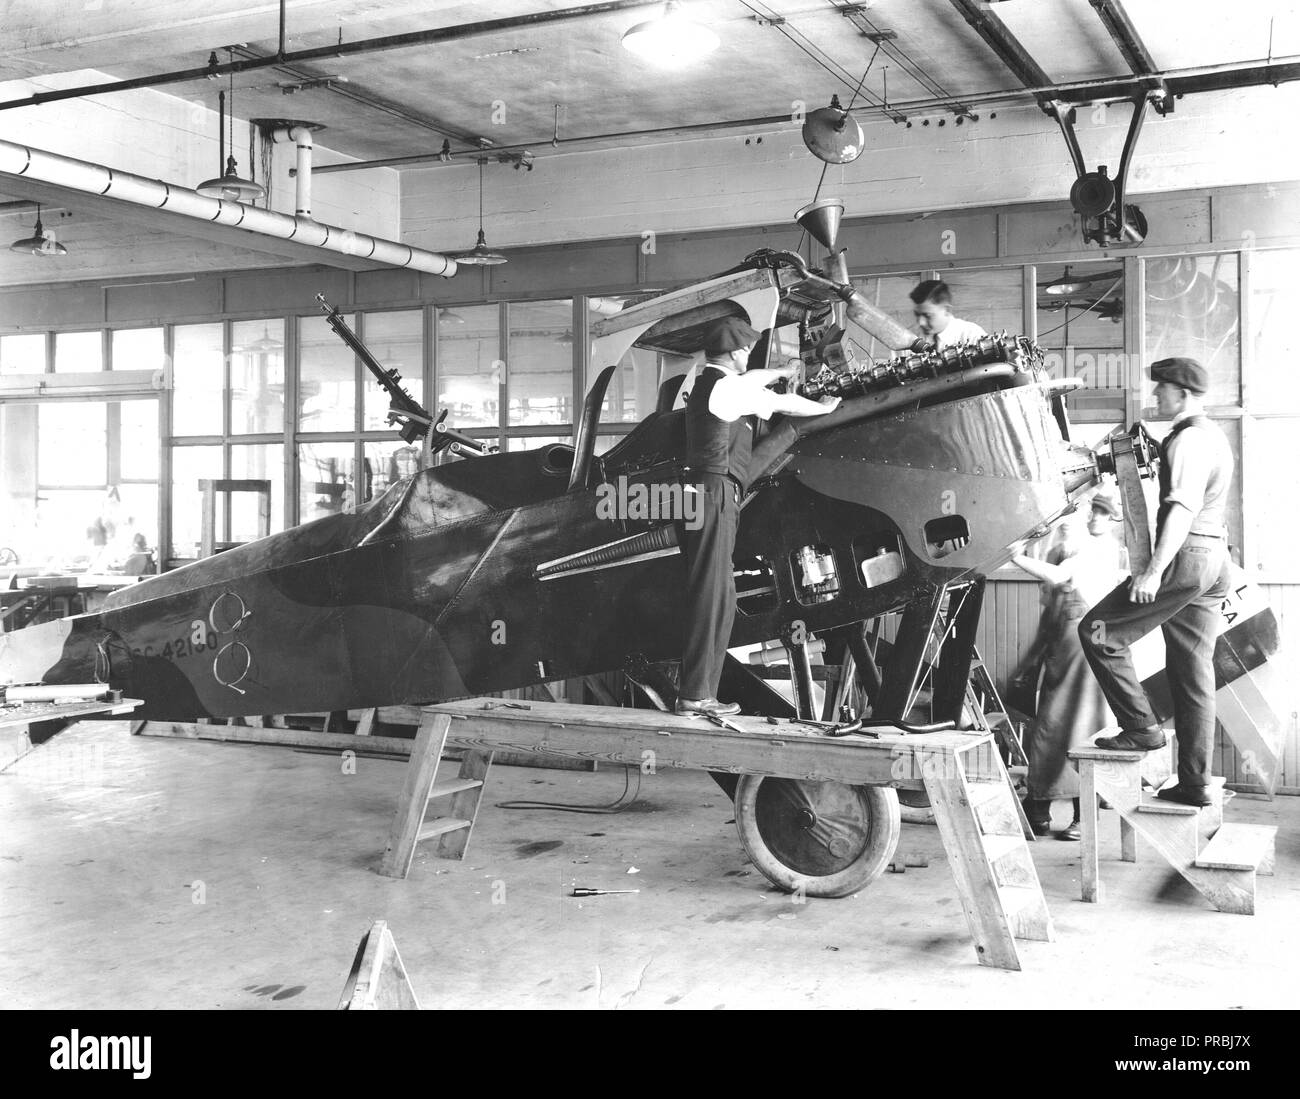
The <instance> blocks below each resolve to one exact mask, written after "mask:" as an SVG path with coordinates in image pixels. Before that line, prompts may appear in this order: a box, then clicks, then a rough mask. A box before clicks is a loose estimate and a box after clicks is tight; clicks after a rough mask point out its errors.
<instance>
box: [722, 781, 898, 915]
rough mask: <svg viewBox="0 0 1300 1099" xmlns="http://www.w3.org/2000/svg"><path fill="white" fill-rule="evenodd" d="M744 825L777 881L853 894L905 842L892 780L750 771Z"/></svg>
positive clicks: (741, 794) (743, 789)
mask: <svg viewBox="0 0 1300 1099" xmlns="http://www.w3.org/2000/svg"><path fill="white" fill-rule="evenodd" d="M735 807H736V830H737V831H738V832H739V833H740V842H741V844H742V845H743V846H744V848H745V854H747V855H748V856H749V857H750V859H751V861H752V862H753V863H754V865H755V866H756V867H758V869H759V870H760V871H761V872H762V874H763V876H764V877H765V878H767V880H768V881H770V882H771V883H772V884H773V885H776V886H778V887H779V888H781V889H785V890H787V891H789V892H791V893H794V892H799V891H802V892H803V893H805V894H807V895H808V896H810V897H847V896H848V895H849V894H850V893H856V892H857V891H858V890H859V889H862V888H864V887H865V886H867V885H869V884H871V882H873V881H875V879H876V878H878V877H879V876H880V875H881V874H882V873H883V872H884V869H885V867H886V866H887V865H888V864H889V860H890V858H891V857H892V856H893V854H894V849H895V848H896V847H897V846H898V833H899V819H900V818H899V812H898V798H897V796H896V795H895V792H894V791H893V790H892V789H890V788H889V787H887V786H846V785H845V784H844V783H842V782H810V781H806V780H804V779H791V778H764V777H763V776H761V775H744V776H742V777H741V779H740V782H739V783H737V785H736V796H735Z"/></svg>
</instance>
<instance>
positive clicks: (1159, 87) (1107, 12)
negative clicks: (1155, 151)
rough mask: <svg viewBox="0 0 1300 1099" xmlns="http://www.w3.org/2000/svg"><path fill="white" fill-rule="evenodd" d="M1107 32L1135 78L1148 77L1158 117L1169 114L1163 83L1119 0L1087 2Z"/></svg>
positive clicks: (1168, 100)
mask: <svg viewBox="0 0 1300 1099" xmlns="http://www.w3.org/2000/svg"><path fill="white" fill-rule="evenodd" d="M1089 3H1091V4H1092V7H1093V10H1094V11H1096V13H1097V15H1098V17H1099V18H1100V19H1101V21H1102V24H1103V25H1104V26H1105V28H1106V31H1107V32H1108V33H1109V34H1110V37H1111V40H1112V41H1113V42H1114V43H1115V47H1116V48H1117V49H1118V50H1119V52H1120V53H1122V54H1123V55H1124V60H1125V62H1126V63H1127V64H1128V67H1129V69H1130V70H1131V71H1132V73H1133V75H1134V76H1146V77H1151V78H1152V81H1153V83H1154V85H1155V86H1154V87H1153V89H1152V95H1151V100H1152V103H1153V104H1154V105H1155V108H1156V110H1157V111H1159V112H1160V113H1161V114H1165V113H1167V112H1168V110H1169V108H1170V99H1169V95H1168V89H1167V88H1166V87H1165V86H1164V83H1163V81H1161V80H1159V78H1157V77H1155V76H1154V74H1155V71H1156V63H1155V59H1154V58H1153V57H1152V56H1151V53H1150V51H1149V50H1148V49H1147V47H1146V43H1144V42H1143V41H1142V38H1141V36H1140V35H1139V34H1138V32H1137V28H1136V27H1135V26H1134V25H1133V21H1132V20H1131V19H1130V18H1129V16H1128V12H1126V11H1125V10H1124V5H1123V4H1122V3H1120V0H1089Z"/></svg>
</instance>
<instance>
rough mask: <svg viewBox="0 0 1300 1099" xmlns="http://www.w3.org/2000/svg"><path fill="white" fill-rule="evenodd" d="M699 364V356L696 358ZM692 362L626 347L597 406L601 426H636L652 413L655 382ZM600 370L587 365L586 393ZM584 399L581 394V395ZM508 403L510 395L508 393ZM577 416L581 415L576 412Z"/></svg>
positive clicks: (681, 372) (680, 371)
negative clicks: (627, 424) (604, 424)
mask: <svg viewBox="0 0 1300 1099" xmlns="http://www.w3.org/2000/svg"><path fill="white" fill-rule="evenodd" d="M700 361H701V362H703V361H704V360H703V357H702V356H701V357H700ZM693 362H694V360H693V359H688V358H685V357H684V356H672V357H671V358H670V357H669V356H667V355H660V354H659V352H657V351H651V350H649V349H647V348H644V347H630V348H628V350H627V353H626V354H625V355H624V356H623V358H622V359H620V360H619V364H618V369H617V370H616V371H614V374H613V376H612V377H611V378H610V379H609V386H608V387H607V388H606V389H605V399H604V401H602V402H601V406H600V422H601V423H616V424H618V423H638V422H639V421H641V420H644V419H645V418H646V417H647V416H649V415H650V413H651V412H653V411H654V410H655V404H656V402H657V400H658V397H659V379H660V376H661V375H663V377H664V379H665V380H667V379H668V378H670V377H673V378H675V377H677V376H678V375H684V374H685V373H686V372H687V371H689V370H690V368H691V364H692V363H693ZM601 369H603V367H598V366H597V364H596V363H592V364H591V376H590V377H589V378H588V381H587V390H588V391H590V390H591V387H592V385H593V384H594V383H595V381H596V378H597V377H599V376H600V371H601ZM584 397H585V394H584ZM510 399H511V403H513V402H514V393H513V392H512V393H511V394H510ZM578 415H579V416H581V412H579V413H578Z"/></svg>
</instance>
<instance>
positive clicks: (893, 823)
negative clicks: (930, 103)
mask: <svg viewBox="0 0 1300 1099" xmlns="http://www.w3.org/2000/svg"><path fill="white" fill-rule="evenodd" d="M764 781H765V779H764V777H763V776H762V775H742V776H741V778H740V781H739V782H738V783H737V784H736V795H735V798H734V806H735V811H736V831H738V832H739V833H740V843H741V846H743V847H744V849H745V854H747V855H748V856H749V858H750V861H751V862H753V864H754V866H755V867H757V868H758V870H759V872H760V873H762V875H763V876H764V877H765V878H767V880H768V881H770V882H771V883H772V884H773V885H775V886H776V887H777V888H779V889H784V890H785V891H786V892H788V893H797V892H802V893H804V894H805V895H806V896H809V897H847V896H850V895H851V894H853V893H856V892H858V891H859V890H860V889H864V888H866V886H868V885H870V884H871V883H872V882H873V881H875V880H876V878H878V877H880V875H881V874H883V873H884V871H885V867H886V866H888V865H889V861H890V859H891V858H892V857H893V855H894V851H895V849H896V848H897V847H898V837H899V831H900V827H901V817H900V814H899V808H898V796H897V793H896V792H895V791H894V790H893V789H891V788H890V787H888V786H856V787H850V788H849V789H853V790H855V791H856V792H857V794H858V797H859V798H860V799H861V803H862V804H863V805H864V807H865V808H866V810H867V816H868V821H869V824H868V832H867V838H866V842H865V843H864V844H863V846H862V848H861V850H860V851H859V852H858V854H857V856H856V857H855V858H854V859H853V861H852V862H851V863H850V864H849V865H848V866H846V867H844V868H843V869H842V870H839V871H837V872H835V873H832V874H824V875H808V874H805V873H802V872H800V871H799V870H798V869H796V868H794V867H791V866H787V865H786V864H785V863H784V862H782V861H781V860H780V859H779V858H778V857H777V856H776V854H775V853H774V852H773V851H772V850H771V848H770V847H769V846H768V844H767V841H766V840H765V839H764V837H763V834H762V832H761V831H760V828H759V824H758V813H757V808H756V807H757V800H758V792H759V789H760V788H761V786H762V784H763V782H764ZM768 781H773V782H796V783H802V782H803V780H800V779H771V780H768ZM819 785H820V784H819ZM836 785H839V784H838V783H837V784H836Z"/></svg>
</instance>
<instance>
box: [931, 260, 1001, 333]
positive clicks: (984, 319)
mask: <svg viewBox="0 0 1300 1099" xmlns="http://www.w3.org/2000/svg"><path fill="white" fill-rule="evenodd" d="M940 276H941V277H942V278H943V281H944V282H946V283H947V284H948V288H949V289H950V290H951V291H952V309H953V313H954V314H955V315H956V316H958V317H962V318H964V319H965V320H968V321H971V322H973V323H975V324H978V325H979V326H980V327H981V328H982V329H984V331H985V332H990V333H996V332H1008V333H1010V334H1011V335H1013V336H1018V335H1020V334H1021V333H1023V332H1024V330H1025V280H1024V274H1023V270H1022V269H1021V268H1019V267H1002V268H998V269H997V270H989V271H942V272H940ZM908 327H909V328H915V327H916V324H915V321H912V322H911V323H909V325H908Z"/></svg>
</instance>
